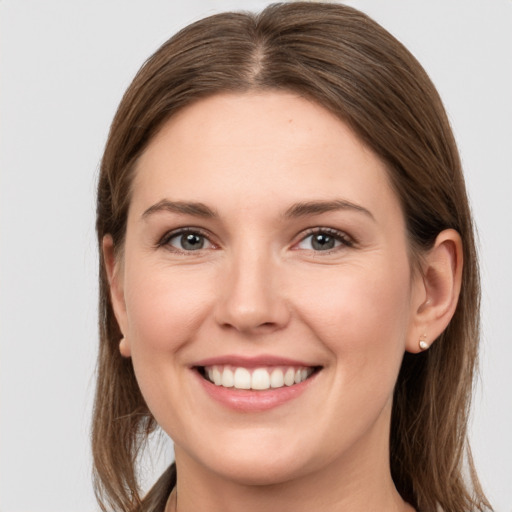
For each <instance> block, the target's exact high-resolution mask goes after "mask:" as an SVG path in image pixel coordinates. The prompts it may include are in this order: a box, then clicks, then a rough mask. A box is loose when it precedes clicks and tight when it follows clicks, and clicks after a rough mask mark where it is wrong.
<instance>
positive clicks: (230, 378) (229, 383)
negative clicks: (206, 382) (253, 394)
mask: <svg viewBox="0 0 512 512" xmlns="http://www.w3.org/2000/svg"><path fill="white" fill-rule="evenodd" d="M234 385H235V379H234V375H233V372H232V371H231V370H230V369H229V368H224V371H223V372H222V387H223V388H232V387H233V386H234Z"/></svg>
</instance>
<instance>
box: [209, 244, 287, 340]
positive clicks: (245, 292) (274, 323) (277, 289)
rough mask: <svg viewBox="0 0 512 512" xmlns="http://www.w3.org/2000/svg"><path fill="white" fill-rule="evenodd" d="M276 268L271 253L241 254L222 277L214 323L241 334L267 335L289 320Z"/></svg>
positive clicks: (278, 272)
mask: <svg viewBox="0 0 512 512" xmlns="http://www.w3.org/2000/svg"><path fill="white" fill-rule="evenodd" d="M280 270H281V269H280V267H279V265H278V263H277V262H276V261H273V258H272V255H271V254H266V253H264V252H263V251H258V252H257V251H241V252H240V253H239V254H237V255H236V256H234V257H233V258H231V259H230V262H229V268H227V269H226V272H225V274H226V275H223V276H222V278H221V279H222V283H221V284H220V290H219V291H220V292H221V293H219V295H218V298H219V300H218V301H217V304H216V320H217V322H218V324H219V325H221V327H223V328H231V329H235V330H236V331H239V332H241V333H245V334H262V333H270V332H273V331H276V330H279V329H282V328H283V327H285V326H286V325H287V324H288V322H289V319H290V310H289V307H288V303H287V301H286V300H285V298H284V293H283V286H282V284H283V283H282V279H281V277H282V275H281V272H280Z"/></svg>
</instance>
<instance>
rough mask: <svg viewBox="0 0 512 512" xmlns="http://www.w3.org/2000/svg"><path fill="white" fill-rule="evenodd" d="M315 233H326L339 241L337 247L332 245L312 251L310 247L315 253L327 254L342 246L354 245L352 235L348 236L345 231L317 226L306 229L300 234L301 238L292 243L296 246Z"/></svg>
mask: <svg viewBox="0 0 512 512" xmlns="http://www.w3.org/2000/svg"><path fill="white" fill-rule="evenodd" d="M315 235H327V236H329V237H331V238H333V239H334V240H335V241H337V242H340V245H339V246H338V247H334V248H332V249H327V250H324V251H314V250H313V249H312V250H313V252H315V253H322V254H324V255H327V254H332V253H334V252H336V251H338V250H340V249H342V248H344V247H345V248H346V247H349V248H350V247H354V245H355V241H354V239H353V238H352V237H350V236H348V235H347V234H346V233H345V232H343V231H339V230H337V229H333V228H319V227H316V228H311V229H308V230H306V232H305V233H303V234H302V235H301V239H300V240H299V242H297V243H296V244H294V245H295V246H297V245H298V244H300V243H302V242H304V240H306V239H307V238H309V237H311V236H315Z"/></svg>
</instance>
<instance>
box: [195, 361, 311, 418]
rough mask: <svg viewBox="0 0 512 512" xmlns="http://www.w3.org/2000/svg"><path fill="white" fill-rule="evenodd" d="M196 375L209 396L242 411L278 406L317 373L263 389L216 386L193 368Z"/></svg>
mask: <svg viewBox="0 0 512 512" xmlns="http://www.w3.org/2000/svg"><path fill="white" fill-rule="evenodd" d="M193 371H194V373H195V374H196V375H197V378H198V379H199V381H200V383H201V385H202V386H203V388H204V390H205V391H206V392H207V393H208V395H210V397H211V398H213V399H214V400H216V401H217V402H219V403H221V404H222V405H224V406H226V407H229V408H230V409H235V410H238V411H244V412H258V411H267V410H269V409H273V408H274V407H279V406H280V405H283V404H285V403H287V402H290V401H291V400H293V399H294V398H297V397H298V396H300V395H301V394H302V393H304V391H306V389H307V388H308V387H309V386H310V385H311V383H312V382H313V381H314V380H315V378H316V376H317V373H313V375H311V376H310V377H309V378H308V379H306V380H305V381H303V382H301V383H300V384H294V385H293V386H283V387H282V388H271V389H268V390H263V391H253V390H246V389H236V388H225V387H223V386H217V385H215V384H213V383H212V382H210V381H209V380H206V379H205V378H204V377H203V376H202V375H200V374H199V372H197V371H196V370H193Z"/></svg>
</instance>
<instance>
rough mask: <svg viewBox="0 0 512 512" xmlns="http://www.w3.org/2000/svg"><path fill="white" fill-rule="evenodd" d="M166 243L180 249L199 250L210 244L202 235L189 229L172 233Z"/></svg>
mask: <svg viewBox="0 0 512 512" xmlns="http://www.w3.org/2000/svg"><path fill="white" fill-rule="evenodd" d="M168 244H169V245H171V246H172V247H175V248H176V249H179V250H180V251H199V250H201V249H204V248H206V247H209V246H210V245H211V244H210V242H209V241H208V240H207V239H206V238H205V237H204V236H203V235H201V234H199V233H193V232H190V231H188V232H185V233H179V234H177V235H174V236H173V237H171V238H170V239H169V242H168Z"/></svg>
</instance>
